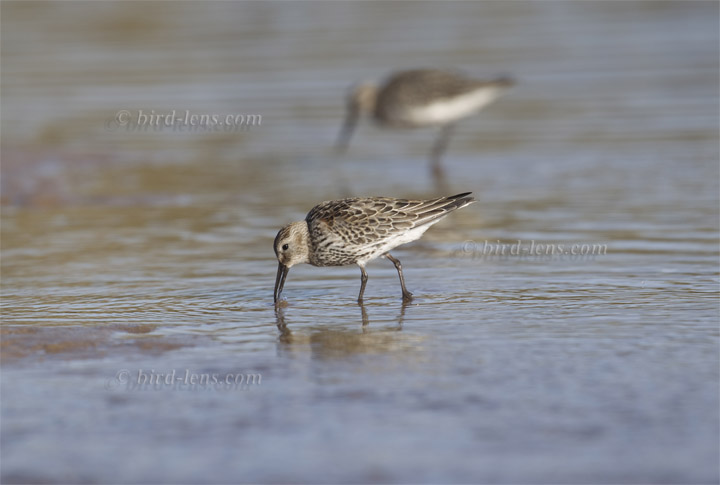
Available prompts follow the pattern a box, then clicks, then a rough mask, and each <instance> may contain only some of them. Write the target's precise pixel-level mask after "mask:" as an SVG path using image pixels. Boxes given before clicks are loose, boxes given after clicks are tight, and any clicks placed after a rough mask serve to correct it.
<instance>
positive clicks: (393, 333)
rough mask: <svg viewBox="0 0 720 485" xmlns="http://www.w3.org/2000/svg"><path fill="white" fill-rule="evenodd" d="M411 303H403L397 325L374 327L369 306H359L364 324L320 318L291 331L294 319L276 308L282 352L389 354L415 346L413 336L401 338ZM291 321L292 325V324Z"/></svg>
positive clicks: (319, 355)
mask: <svg viewBox="0 0 720 485" xmlns="http://www.w3.org/2000/svg"><path fill="white" fill-rule="evenodd" d="M407 307H408V304H407V303H403V304H402V306H401V307H400V312H399V314H398V316H397V317H396V318H395V319H394V320H395V321H396V322H397V325H395V326H382V327H376V328H373V326H372V325H371V320H370V317H369V316H368V311H367V308H366V307H365V306H364V305H360V319H361V322H362V323H361V326H360V327H359V328H358V327H355V326H346V325H343V326H342V327H338V326H337V325H333V324H332V323H333V322H322V321H318V324H317V325H312V326H310V327H308V326H306V325H298V326H297V327H296V328H295V331H293V330H291V329H290V327H291V323H292V322H291V321H290V320H289V319H288V318H287V315H286V310H287V309H286V308H283V307H282V306H277V307H276V308H275V320H276V324H277V328H278V331H279V332H280V335H279V337H278V352H279V353H280V354H284V355H288V354H300V353H303V354H304V353H306V352H307V351H309V352H310V353H311V355H312V358H319V359H323V358H341V357H343V356H347V355H350V354H365V353H370V354H372V353H386V352H392V351H397V350H399V349H406V348H412V347H416V346H417V343H418V342H415V341H414V339H407V338H404V337H401V336H400V334H399V332H401V331H402V327H403V321H404V319H405V312H406V310H407ZM289 324H290V325H289Z"/></svg>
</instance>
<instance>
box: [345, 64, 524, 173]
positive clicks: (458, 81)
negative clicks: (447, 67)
mask: <svg viewBox="0 0 720 485" xmlns="http://www.w3.org/2000/svg"><path fill="white" fill-rule="evenodd" d="M513 84H514V83H513V81H512V80H511V79H509V78H498V79H495V80H491V81H481V80H477V79H471V78H469V77H466V76H465V75H463V74H461V73H459V72H456V71H443V70H437V69H416V70H412V71H401V72H398V73H395V74H393V75H392V76H390V77H389V78H388V79H387V80H386V81H385V82H384V83H383V84H382V85H380V86H378V85H375V84H361V85H359V86H357V87H355V88H354V89H352V90H351V92H350V95H349V96H348V100H347V114H346V117H345V122H344V124H343V126H342V129H341V131H340V136H339V137H338V142H337V149H338V150H339V151H340V152H345V151H346V150H347V147H348V145H349V143H350V138H351V136H352V133H353V130H354V129H355V125H356V124H357V120H358V118H359V116H360V115H361V114H366V115H368V116H370V117H371V118H372V119H373V120H375V121H376V122H377V123H379V124H380V125H383V126H388V127H398V128H422V127H431V126H439V127H440V134H439V136H438V138H437V140H436V141H435V144H434V145H433V148H432V151H431V156H430V159H431V164H432V170H433V173H434V174H435V175H440V174H441V166H440V159H441V157H442V155H443V153H444V152H445V149H446V148H447V144H448V141H449V140H450V136H451V134H452V131H453V127H454V123H455V122H456V121H458V120H461V119H463V118H467V117H469V116H471V115H473V114H475V113H477V112H478V111H480V110H481V109H482V108H483V107H485V106H486V105H488V104H489V103H491V102H492V101H493V100H495V98H497V97H498V96H499V95H500V94H501V93H502V92H503V91H504V90H505V89H506V88H508V87H510V86H512V85H513Z"/></svg>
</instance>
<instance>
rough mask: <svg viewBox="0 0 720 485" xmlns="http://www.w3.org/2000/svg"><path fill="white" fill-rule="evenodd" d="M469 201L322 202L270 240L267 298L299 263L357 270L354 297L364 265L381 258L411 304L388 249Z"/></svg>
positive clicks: (364, 277)
mask: <svg viewBox="0 0 720 485" xmlns="http://www.w3.org/2000/svg"><path fill="white" fill-rule="evenodd" d="M473 202H475V199H473V198H472V197H471V196H470V192H466V193H464V194H458V195H453V196H450V197H439V198H436V199H428V200H407V199H393V198H389V197H367V198H352V199H341V200H331V201H327V202H323V203H321V204H319V205H317V206H315V207H313V208H312V210H311V211H310V212H309V213H308V215H307V216H306V217H305V220H304V221H298V222H293V223H291V224H288V225H287V226H285V227H283V228H282V229H280V231H279V232H278V233H277V236H276V237H275V242H274V245H273V247H274V249H275V255H276V256H277V259H278V263H279V264H278V271H277V277H276V279H275V291H274V294H273V297H274V300H275V303H277V302H278V300H279V298H280V294H281V293H282V290H283V285H284V284H285V278H286V277H287V274H288V271H289V270H290V268H291V267H292V266H294V265H296V264H299V263H309V264H312V265H313V266H345V265H348V264H357V265H358V266H359V267H360V271H361V278H360V295H359V296H358V303H360V304H362V301H363V293H364V292H365V284H366V283H367V279H368V275H367V272H366V271H365V265H366V264H367V262H368V261H370V260H373V259H375V258H377V257H379V256H384V257H386V258H387V259H389V260H390V261H392V263H393V264H394V265H395V269H397V272H398V276H399V277H400V286H401V287H402V296H403V300H405V301H409V300H411V299H412V293H410V292H409V291H408V290H407V288H405V278H404V277H403V273H402V266H401V265H400V261H398V260H397V259H395V258H394V257H393V256H392V255H390V252H389V251H390V250H392V249H394V248H396V247H398V246H400V245H401V244H406V243H409V242H410V241H415V240H416V239H419V238H420V236H422V235H423V233H424V232H425V231H427V229H428V228H429V227H430V226H432V225H433V224H435V223H436V222H438V221H440V219H442V218H443V217H445V216H446V215H448V214H449V213H450V212H452V211H454V210H456V209H460V208H462V207H465V206H466V205H469V204H471V203H473Z"/></svg>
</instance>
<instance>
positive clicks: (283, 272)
mask: <svg viewBox="0 0 720 485" xmlns="http://www.w3.org/2000/svg"><path fill="white" fill-rule="evenodd" d="M289 271H290V268H289V267H287V266H285V265H284V264H282V263H278V271H277V276H276V277H275V291H274V292H273V301H274V302H275V303H277V302H278V300H279V299H280V294H281V293H282V290H283V286H285V278H286V277H287V274H288V272H289Z"/></svg>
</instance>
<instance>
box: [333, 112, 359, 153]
mask: <svg viewBox="0 0 720 485" xmlns="http://www.w3.org/2000/svg"><path fill="white" fill-rule="evenodd" d="M359 114H360V113H359V111H358V109H357V108H350V109H348V112H347V115H346V116H345V121H344V122H343V125H342V128H340V134H339V135H338V139H337V143H336V144H335V151H336V152H337V153H339V154H341V155H342V154H344V153H345V152H346V151H347V149H348V146H349V145H350V138H352V134H353V131H355V125H357V121H358V116H359Z"/></svg>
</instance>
